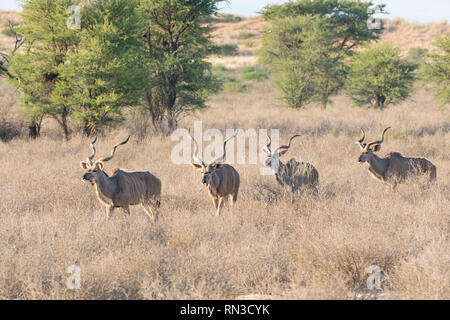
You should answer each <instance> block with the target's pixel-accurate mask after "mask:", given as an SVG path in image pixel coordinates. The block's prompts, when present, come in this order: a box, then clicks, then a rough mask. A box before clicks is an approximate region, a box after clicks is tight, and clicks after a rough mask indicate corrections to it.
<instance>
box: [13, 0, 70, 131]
mask: <svg viewBox="0 0 450 320" xmlns="http://www.w3.org/2000/svg"><path fill="white" fill-rule="evenodd" d="M73 3H74V1H72V0H24V1H23V4H22V12H21V13H20V15H21V16H22V19H23V20H22V23H21V26H20V27H18V28H17V29H16V30H15V32H16V33H17V34H20V36H21V37H22V39H23V40H22V41H25V45H24V46H23V47H22V49H23V50H22V51H15V52H14V54H13V55H12V57H11V59H10V63H9V66H8V74H9V78H10V79H11V80H12V81H13V83H14V85H15V86H16V87H17V88H18V89H19V90H20V92H21V100H22V102H23V106H24V109H25V113H26V115H27V119H28V123H29V124H28V125H29V132H30V136H31V137H37V136H39V134H40V129H41V123H42V120H43V119H44V117H46V116H51V117H53V118H54V119H55V120H56V121H57V122H58V124H59V125H60V126H61V128H62V130H63V132H64V135H65V137H66V139H68V137H69V133H70V131H69V127H68V118H69V116H70V115H71V113H72V109H71V107H70V106H69V105H68V104H66V103H64V101H54V100H53V99H52V95H53V92H54V90H55V87H56V86H57V83H58V82H59V80H60V72H61V69H62V68H64V64H65V62H66V61H67V57H68V54H69V53H70V52H71V51H73V50H74V48H75V47H76V46H77V43H78V41H79V38H78V34H77V32H76V30H72V29H69V28H67V25H66V20H67V18H68V16H69V15H68V13H67V11H66V10H67V7H68V6H70V5H72V4H73ZM16 43H17V37H16Z"/></svg>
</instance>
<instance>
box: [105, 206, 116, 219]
mask: <svg viewBox="0 0 450 320" xmlns="http://www.w3.org/2000/svg"><path fill="white" fill-rule="evenodd" d="M113 213H114V206H109V207H107V208H106V220H109V219H111V218H112V216H113Z"/></svg>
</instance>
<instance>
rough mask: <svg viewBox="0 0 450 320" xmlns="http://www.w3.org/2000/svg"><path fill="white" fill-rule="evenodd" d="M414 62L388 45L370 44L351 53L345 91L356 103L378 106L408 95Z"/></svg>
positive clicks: (396, 101)
mask: <svg viewBox="0 0 450 320" xmlns="http://www.w3.org/2000/svg"><path fill="white" fill-rule="evenodd" d="M416 69H417V65H416V64H413V63H411V62H409V61H408V60H407V59H404V58H401V57H400V51H399V49H398V48H395V47H392V46H391V45H389V44H383V45H372V46H369V47H366V48H365V49H364V50H362V51H360V52H357V53H355V55H354V56H353V61H352V63H351V64H350V71H349V74H348V78H347V89H348V91H347V94H348V95H349V96H350V97H351V98H352V99H353V101H354V102H355V103H356V105H372V106H374V107H378V108H380V109H383V108H385V107H386V106H387V105H389V104H397V103H399V102H402V101H404V100H405V99H406V98H408V97H409V95H410V94H411V92H412V90H413V83H414V80H415V75H414V70H416Z"/></svg>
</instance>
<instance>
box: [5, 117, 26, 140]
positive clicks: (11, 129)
mask: <svg viewBox="0 0 450 320" xmlns="http://www.w3.org/2000/svg"><path fill="white" fill-rule="evenodd" d="M21 134H22V128H21V126H20V123H17V122H13V121H10V120H7V119H1V120H0V140H2V141H3V142H8V141H10V140H12V139H14V138H16V137H18V136H20V135H21Z"/></svg>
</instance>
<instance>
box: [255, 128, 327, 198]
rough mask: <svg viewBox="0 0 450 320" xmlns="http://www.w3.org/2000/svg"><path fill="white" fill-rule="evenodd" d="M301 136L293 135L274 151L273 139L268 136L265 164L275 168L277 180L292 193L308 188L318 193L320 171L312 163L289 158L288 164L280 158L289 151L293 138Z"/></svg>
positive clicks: (265, 148)
mask: <svg viewBox="0 0 450 320" xmlns="http://www.w3.org/2000/svg"><path fill="white" fill-rule="evenodd" d="M299 136H300V135H299V134H296V135H294V136H292V137H291V138H290V139H289V143H288V144H287V145H283V146H280V147H278V148H277V149H275V151H273V152H272V151H271V150H270V146H271V144H272V139H271V138H270V137H269V136H267V138H268V139H269V143H268V144H267V145H266V146H265V147H264V149H263V151H264V152H265V153H266V156H267V159H266V162H265V165H266V166H267V167H271V168H272V169H274V171H275V179H276V181H277V182H278V184H279V185H280V186H282V187H283V188H284V189H285V190H286V189H288V190H289V191H290V192H292V193H296V192H298V191H302V190H306V191H309V192H312V193H313V194H317V193H318V186H319V172H318V171H317V170H316V168H314V166H313V165H312V164H310V163H307V162H298V161H296V160H295V159H294V158H292V159H291V160H289V161H288V162H287V163H286V164H284V163H283V162H281V161H280V160H279V158H280V156H282V155H283V154H285V153H286V152H288V150H289V148H290V147H291V142H292V140H293V139H294V138H296V137H299Z"/></svg>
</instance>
